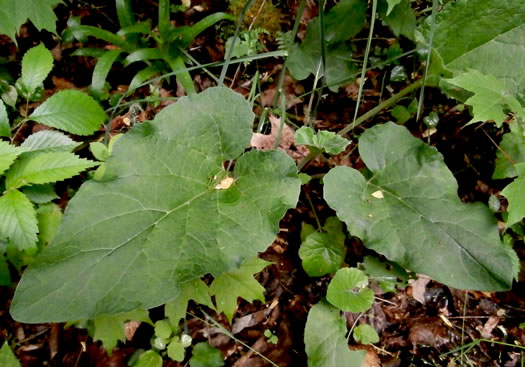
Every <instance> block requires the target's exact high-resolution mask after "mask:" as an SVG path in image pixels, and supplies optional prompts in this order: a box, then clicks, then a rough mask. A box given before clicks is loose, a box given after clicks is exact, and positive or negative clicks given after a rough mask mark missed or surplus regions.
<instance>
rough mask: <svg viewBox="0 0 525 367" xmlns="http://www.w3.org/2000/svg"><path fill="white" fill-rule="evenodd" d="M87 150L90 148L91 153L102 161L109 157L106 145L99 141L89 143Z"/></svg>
mask: <svg viewBox="0 0 525 367" xmlns="http://www.w3.org/2000/svg"><path fill="white" fill-rule="evenodd" d="M89 150H91V153H93V156H94V157H95V158H96V159H98V160H99V161H102V162H104V161H106V159H108V158H109V149H108V147H107V146H106V145H105V144H103V143H101V142H99V141H96V142H93V143H89Z"/></svg>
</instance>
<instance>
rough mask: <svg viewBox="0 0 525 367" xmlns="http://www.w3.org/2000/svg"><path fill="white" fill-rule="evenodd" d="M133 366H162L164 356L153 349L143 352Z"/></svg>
mask: <svg viewBox="0 0 525 367" xmlns="http://www.w3.org/2000/svg"><path fill="white" fill-rule="evenodd" d="M133 367H162V357H161V356H160V355H159V354H158V353H157V352H155V351H153V350H148V351H146V352H144V353H142V354H141V355H140V356H139V359H137V362H136V363H135V364H134V365H133Z"/></svg>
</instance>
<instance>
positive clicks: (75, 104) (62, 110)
mask: <svg viewBox="0 0 525 367" xmlns="http://www.w3.org/2000/svg"><path fill="white" fill-rule="evenodd" d="M106 118H107V116H106V113H105V112H104V110H103V109H102V107H100V105H99V104H98V103H97V102H96V101H95V100H94V99H93V98H91V97H90V96H88V95H87V94H85V93H82V92H79V91H77V90H63V91H61V92H58V93H56V94H53V95H52V96H51V97H50V98H49V99H47V100H46V101H45V102H44V103H42V104H41V105H40V106H38V108H37V109H36V110H34V111H33V113H32V114H31V116H29V119H30V120H33V121H37V122H40V123H41V124H44V125H48V126H53V127H56V128H57V129H61V130H65V131H68V132H70V133H73V134H77V135H89V134H92V133H94V132H95V131H96V130H97V129H98V128H100V125H102V123H103V122H104V121H105V120H106Z"/></svg>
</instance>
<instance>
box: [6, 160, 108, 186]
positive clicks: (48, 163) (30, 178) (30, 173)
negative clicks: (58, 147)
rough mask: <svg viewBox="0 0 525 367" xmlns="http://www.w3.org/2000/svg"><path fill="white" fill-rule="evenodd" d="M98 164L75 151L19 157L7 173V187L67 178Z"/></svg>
mask: <svg viewBox="0 0 525 367" xmlns="http://www.w3.org/2000/svg"><path fill="white" fill-rule="evenodd" d="M96 165H98V163H97V162H93V161H90V160H87V159H84V158H80V157H78V156H76V155H75V154H73V153H68V152H51V153H41V154H37V155H30V156H27V157H21V158H19V159H18V160H17V161H16V162H15V163H14V164H13V166H12V167H11V168H10V169H9V171H8V172H7V175H6V180H5V183H6V187H7V188H8V189H16V188H19V187H21V186H25V185H30V184H46V183H51V182H57V181H62V180H65V179H66V178H70V177H73V176H75V175H76V174H78V173H80V172H82V171H84V170H86V169H88V168H91V167H94V166H96Z"/></svg>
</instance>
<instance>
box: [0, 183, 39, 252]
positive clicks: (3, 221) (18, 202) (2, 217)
mask: <svg viewBox="0 0 525 367" xmlns="http://www.w3.org/2000/svg"><path fill="white" fill-rule="evenodd" d="M37 232H38V226H37V221H36V213H35V209H34V208H33V204H31V202H30V201H29V199H28V198H27V197H26V196H25V195H24V194H22V193H21V192H20V191H17V190H9V191H8V192H7V193H6V194H4V195H3V196H1V197H0V237H6V238H8V239H9V244H10V245H13V246H15V247H17V248H18V249H19V250H25V249H31V248H35V246H36V241H37V236H36V234H37Z"/></svg>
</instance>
